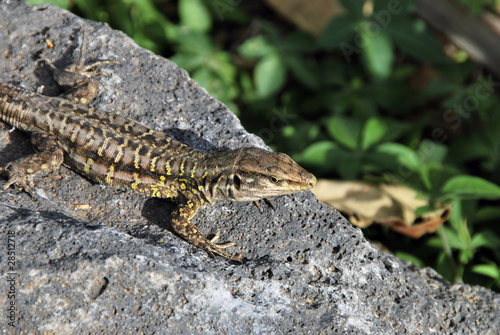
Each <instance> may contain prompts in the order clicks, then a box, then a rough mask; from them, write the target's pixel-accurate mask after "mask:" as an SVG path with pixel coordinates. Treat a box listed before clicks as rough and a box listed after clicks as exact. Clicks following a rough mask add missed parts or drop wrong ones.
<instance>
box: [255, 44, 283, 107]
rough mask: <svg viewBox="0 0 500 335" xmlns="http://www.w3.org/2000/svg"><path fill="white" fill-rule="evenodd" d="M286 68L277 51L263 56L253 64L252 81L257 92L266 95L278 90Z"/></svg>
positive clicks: (262, 95) (281, 84)
mask: <svg viewBox="0 0 500 335" xmlns="http://www.w3.org/2000/svg"><path fill="white" fill-rule="evenodd" d="M285 77H286V69H285V65H284V64H283V61H282V60H281V57H280V56H279V54H278V53H277V52H272V53H270V54H268V55H266V56H264V57H263V58H262V59H261V60H260V61H259V63H257V65H256V66H255V72H254V81H255V88H256V90H257V94H258V95H259V96H260V97H268V96H270V95H272V94H274V93H276V92H277V91H279V90H280V89H281V88H282V87H283V84H284V83H285Z"/></svg>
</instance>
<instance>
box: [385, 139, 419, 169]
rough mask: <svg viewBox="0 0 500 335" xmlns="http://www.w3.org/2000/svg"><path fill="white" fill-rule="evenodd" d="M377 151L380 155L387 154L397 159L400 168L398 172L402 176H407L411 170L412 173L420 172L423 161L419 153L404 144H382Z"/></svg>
mask: <svg viewBox="0 0 500 335" xmlns="http://www.w3.org/2000/svg"><path fill="white" fill-rule="evenodd" d="M376 151H377V152H378V153H382V154H387V155H391V156H394V157H396V159H397V161H398V163H399V164H400V167H399V168H398V170H400V171H399V172H400V173H401V174H406V173H408V171H406V169H409V170H410V171H413V172H417V171H418V170H419V167H420V164H421V161H420V157H418V155H417V153H416V152H415V151H414V150H413V149H411V148H409V147H407V146H405V145H402V144H399V143H382V144H380V145H378V146H377V148H376Z"/></svg>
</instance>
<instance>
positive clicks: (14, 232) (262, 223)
mask: <svg viewBox="0 0 500 335" xmlns="http://www.w3.org/2000/svg"><path fill="white" fill-rule="evenodd" d="M83 35H85V38H84V40H85V42H84V45H83V57H84V59H86V60H87V61H89V62H90V61H93V60H98V59H109V60H117V61H119V62H120V65H109V66H103V67H101V70H102V71H103V72H105V73H106V74H107V75H108V76H107V77H99V80H100V82H101V83H102V88H101V91H100V94H99V96H98V98H97V99H96V100H95V101H93V102H92V103H93V104H94V105H95V106H97V107H99V108H102V109H104V110H107V111H112V110H114V111H115V112H117V113H120V114H123V115H126V116H129V117H132V118H134V119H136V120H138V121H140V122H142V123H144V124H146V125H147V126H149V127H153V128H155V129H157V130H160V131H165V132H167V133H169V134H171V135H172V136H174V137H176V138H178V139H179V140H181V141H184V142H185V143H187V144H189V145H190V146H192V147H195V148H197V149H200V150H207V151H213V150H219V149H229V148H236V147H241V146H250V145H252V146H259V147H264V144H263V142H262V140H260V139H259V138H257V137H256V136H254V135H251V134H248V133H247V132H246V131H245V130H244V129H243V128H242V126H241V124H240V122H239V121H238V119H237V118H236V117H235V116H234V115H233V114H232V113H231V112H230V111H229V110H227V108H226V107H225V106H224V105H223V104H221V103H220V102H218V101H217V100H215V99H214V98H212V97H211V96H210V95H208V94H207V92H206V91H205V90H204V89H203V88H201V87H199V86H198V84H196V83H195V82H194V81H192V80H191V79H190V78H189V76H188V75H187V74H186V72H185V71H184V70H182V69H180V68H178V67H177V66H176V65H175V64H173V63H171V62H170V61H168V60H166V59H164V58H161V57H157V56H155V55H153V54H152V53H151V52H149V51H146V50H143V49H141V48H139V47H138V46H137V45H135V43H134V42H132V40H130V39H129V38H128V37H127V36H125V35H124V34H123V33H121V32H118V31H114V30H112V29H110V28H109V27H108V26H107V25H106V24H102V23H95V22H90V21H87V20H83V19H80V18H78V17H76V16H74V15H72V14H70V13H68V12H66V11H64V10H60V9H57V8H54V7H50V6H38V7H32V6H29V5H27V4H25V3H18V2H14V1H0V80H1V81H3V82H8V83H11V84H15V85H18V86H21V87H24V88H27V89H29V90H37V89H39V88H40V87H43V93H44V94H46V95H57V94H58V93H59V92H60V91H59V88H57V86H56V85H55V83H54V81H53V80H52V77H51V70H50V68H49V67H48V66H47V65H46V64H44V63H40V64H37V62H36V60H37V58H38V56H39V55H43V56H44V57H46V58H48V59H50V60H52V61H54V63H55V65H56V66H58V67H63V66H65V65H67V64H69V63H72V62H74V61H76V60H78V59H79V55H80V52H81V51H80V50H81V48H82V45H81V42H82V38H83ZM48 41H50V42H51V43H53V45H54V46H53V48H51V47H49V45H50V42H48ZM31 150H32V149H31V148H30V145H29V137H28V136H26V135H24V134H22V133H20V132H18V131H15V132H9V127H8V126H5V124H4V125H3V126H2V128H1V129H0V153H1V154H0V164H5V163H6V162H8V161H10V160H11V159H13V158H15V157H19V156H22V155H25V154H28V153H30V152H31ZM61 175H62V176H63V177H62V180H58V179H57V178H54V175H52V176H49V177H46V178H42V177H40V178H37V189H36V190H37V193H38V197H37V198H36V199H32V198H30V197H29V196H28V195H27V194H25V193H22V192H17V191H16V190H14V189H13V188H10V189H8V190H6V191H3V192H0V220H1V224H0V233H1V237H2V245H3V248H2V251H1V253H0V271H1V277H2V283H3V285H1V286H0V287H1V290H2V292H1V294H0V305H1V306H2V310H3V311H6V313H2V315H3V317H2V320H1V327H2V328H3V329H6V330H7V331H12V332H17V333H27V334H28V333H30V334H33V333H37V332H40V333H41V332H44V331H54V332H56V333H75V334H77V333H106V334H108V333H138V332H140V331H143V332H144V333H147V334H150V333H156V334H162V333H175V334H193V333H201V332H203V333H204V334H218V333H225V334H245V333H256V334H263V333H274V334H281V333H309V334H318V333H355V334H390V333H411V334H421V333H425V334H430V333H440V334H442V333H453V334H471V333H476V334H494V333H497V332H498V329H500V296H499V295H498V294H495V293H494V292H491V291H488V290H486V289H484V288H480V287H472V286H468V285H450V284H449V283H446V282H445V281H444V280H443V279H442V278H441V277H440V276H439V275H438V274H436V273H435V272H434V271H433V270H431V269H420V268H418V267H416V266H414V265H411V264H409V263H407V262H403V261H401V260H398V259H396V258H394V257H392V256H390V255H386V254H384V253H382V252H381V251H380V250H378V249H376V248H374V247H373V246H372V245H370V243H368V242H367V241H366V240H365V239H364V237H363V234H362V233H361V231H360V230H359V229H356V228H353V227H352V226H351V225H350V224H349V223H348V222H347V221H346V220H345V219H344V218H343V217H342V216H340V215H339V213H338V212H336V211H335V210H333V209H331V208H329V207H327V206H326V205H322V204H321V203H319V202H318V201H317V199H316V198H315V197H314V196H313V195H312V194H311V193H310V192H304V193H301V194H295V195H291V196H282V197H276V198H274V199H273V201H274V203H275V205H276V210H272V209H271V208H268V207H265V206H263V211H262V213H261V212H260V211H259V210H258V209H257V208H256V207H255V206H254V205H253V204H251V203H233V202H218V203H216V204H215V205H213V206H207V207H205V208H203V209H202V211H201V212H200V213H199V214H198V215H197V217H196V218H195V220H194V222H195V223H196V224H197V225H198V226H199V227H200V229H201V230H202V231H203V232H204V233H205V234H207V235H213V234H215V233H216V232H217V231H220V232H221V236H222V238H223V239H226V240H231V241H234V242H236V243H237V248H236V249H232V251H233V252H242V253H243V255H244V256H246V257H247V258H249V259H251V261H249V262H247V263H245V264H233V263H230V262H228V261H226V260H225V259H223V258H220V257H217V258H215V259H212V258H210V257H209V256H208V255H207V254H206V253H205V252H204V251H202V250H199V249H197V248H195V247H193V246H191V245H190V244H188V243H186V242H184V241H182V240H180V239H178V238H177V237H175V236H174V235H173V234H172V233H171V232H169V231H168V230H166V229H165V222H164V217H165V216H168V213H169V212H170V211H171V210H172V208H174V206H175V204H173V203H171V202H169V201H168V200H162V199H146V198H144V197H142V196H140V195H135V194H130V193H123V192H120V191H118V190H115V189H113V188H112V187H102V186H100V185H95V184H92V183H91V182H90V181H88V180H87V179H85V178H84V177H82V176H80V175H78V174H76V173H74V172H73V171H71V170H68V169H66V168H62V169H61ZM3 182H4V181H1V180H0V185H1V184H2V183H3ZM85 205H90V208H88V209H85ZM13 243H15V245H14V244H13ZM6 246H7V247H12V248H10V249H13V250H11V251H14V252H15V255H14V256H12V254H11V255H9V254H8V253H7V248H6ZM9 257H15V259H14V258H10V259H9ZM10 261H12V262H15V264H13V263H9V262H10ZM10 265H12V268H10ZM12 273H14V274H12ZM11 279H14V280H11ZM9 292H13V294H12V293H11V294H10V295H9ZM11 303H13V304H14V305H13V306H14V308H15V310H14V311H13V312H12V315H13V318H14V323H13V325H14V326H13V327H12V326H10V325H9V324H8V322H9V316H10V315H11V311H9V309H8V308H10V306H11Z"/></svg>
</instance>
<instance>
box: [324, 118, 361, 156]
mask: <svg viewBox="0 0 500 335" xmlns="http://www.w3.org/2000/svg"><path fill="white" fill-rule="evenodd" d="M361 127H362V126H361V124H360V122H359V121H357V120H353V119H350V118H344V117H338V116H334V117H331V118H329V119H327V120H326V128H327V130H328V133H329V134H330V136H331V137H332V138H333V139H334V140H336V141H337V142H339V143H340V144H342V145H343V146H345V147H346V148H349V149H351V150H355V149H356V148H357V147H358V142H359V137H360V134H361Z"/></svg>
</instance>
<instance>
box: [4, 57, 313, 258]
mask: <svg viewBox="0 0 500 335" xmlns="http://www.w3.org/2000/svg"><path fill="white" fill-rule="evenodd" d="M99 63H103V62H99ZM99 63H97V64H99ZM104 63H108V64H109V63H113V62H106V61H105V62H104ZM97 64H96V63H94V64H90V65H85V64H84V62H82V61H81V62H78V63H76V64H74V65H70V66H69V67H68V68H66V69H64V70H58V69H56V68H55V67H54V66H53V65H51V67H52V69H53V70H54V79H55V80H56V82H57V83H58V84H59V85H60V86H61V87H68V91H66V92H65V93H64V94H63V95H62V97H64V98H62V97H59V98H55V97H46V96H42V95H39V94H36V93H33V92H29V91H27V90H24V89H21V88H16V87H14V86H11V85H8V84H3V83H0V119H1V120H2V121H4V122H7V123H9V124H10V125H12V126H13V127H15V128H18V129H20V130H22V131H24V132H26V133H28V134H31V142H32V144H33V146H34V147H36V148H37V149H38V152H36V153H34V154H32V155H29V156H27V157H22V158H19V159H17V160H15V161H12V162H10V163H8V164H7V165H6V166H5V167H0V174H3V175H6V176H7V177H8V180H7V183H6V184H4V185H3V188H4V189H7V188H8V187H10V186H11V185H14V186H16V187H18V188H20V189H23V190H25V191H27V192H28V193H30V194H32V195H35V192H34V190H33V187H34V181H33V176H34V175H36V174H37V173H39V172H42V171H50V170H58V169H59V167H60V166H61V164H63V163H65V164H66V165H68V166H69V167H71V168H73V169H75V170H76V171H78V172H80V173H82V174H83V175H85V176H87V177H89V178H91V179H93V180H96V181H98V182H102V183H106V184H110V185H121V186H123V187H125V188H129V189H131V190H134V191H139V192H144V193H146V194H148V195H150V196H154V197H162V198H167V197H168V198H173V199H174V200H175V202H176V203H177V205H178V206H177V208H176V209H175V210H174V211H173V212H172V217H171V226H172V228H173V229H174V230H175V232H176V233H177V234H178V235H180V236H181V237H183V238H184V239H185V240H187V241H188V242H190V243H192V244H193V245H195V246H197V247H200V248H202V249H204V250H206V251H207V252H208V253H209V254H219V255H221V256H224V257H226V258H228V259H232V260H241V255H232V254H230V253H228V252H227V251H225V250H224V248H226V247H228V246H230V245H232V243H226V244H216V243H215V240H216V239H217V236H216V237H215V238H214V239H212V240H208V239H207V238H206V237H205V236H204V235H203V234H202V233H201V232H200V231H199V230H198V228H197V227H196V226H195V225H194V224H193V223H192V222H191V219H192V218H193V217H194V216H195V215H196V213H197V212H198V210H199V208H200V207H201V206H202V205H203V204H205V203H207V202H213V201H215V200H218V199H227V200H235V201H255V200H259V199H263V198H267V197H270V196H274V195H282V194H288V193H294V192H301V191H305V190H308V189H310V188H312V187H313V186H314V184H315V183H316V178H315V177H314V176H313V175H312V174H310V173H309V172H307V171H306V170H304V169H303V168H302V167H300V166H299V165H298V164H297V163H295V162H294V161H293V160H292V159H291V158H290V157H288V156H287V155H285V154H282V153H273V152H270V151H267V150H263V149H259V148H253V147H249V148H240V149H235V150H230V151H224V152H215V153H207V152H202V151H197V150H194V149H191V148H190V147H188V146H187V145H185V144H182V143H180V142H178V141H176V140H174V139H172V138H170V137H168V136H167V135H166V134H164V133H161V132H158V131H155V130H151V129H149V128H147V127H145V126H143V125H141V124H139V123H137V122H135V121H133V120H130V119H128V118H125V117H122V116H119V115H116V114H112V113H110V114H108V113H105V112H102V111H99V110H97V109H95V108H92V107H88V106H87V105H85V104H82V103H80V102H85V103H86V102H88V101H90V100H91V99H92V98H93V97H94V96H95V94H96V92H97V90H98V84H97V81H95V80H93V79H91V78H90V77H89V76H91V75H95V74H96V72H95V71H90V70H91V69H92V68H94V67H95V66H96V65H97Z"/></svg>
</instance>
